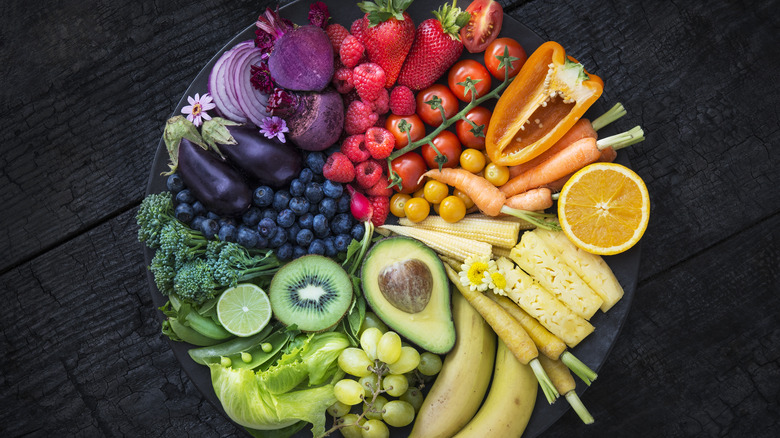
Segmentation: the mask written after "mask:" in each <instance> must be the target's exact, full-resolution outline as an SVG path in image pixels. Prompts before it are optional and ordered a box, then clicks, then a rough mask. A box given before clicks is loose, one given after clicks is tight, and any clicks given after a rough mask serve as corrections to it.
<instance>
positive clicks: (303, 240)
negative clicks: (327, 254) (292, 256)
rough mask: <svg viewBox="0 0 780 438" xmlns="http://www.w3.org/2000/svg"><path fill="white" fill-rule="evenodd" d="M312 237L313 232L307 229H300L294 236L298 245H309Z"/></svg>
mask: <svg viewBox="0 0 780 438" xmlns="http://www.w3.org/2000/svg"><path fill="white" fill-rule="evenodd" d="M313 239H314V233H312V231H311V230H309V229H306V228H304V229H302V230H301V231H299V232H298V235H297V236H295V242H296V243H298V245H301V246H307V247H308V246H309V244H310V243H311V241H312V240H313Z"/></svg>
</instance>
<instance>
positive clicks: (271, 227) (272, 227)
mask: <svg viewBox="0 0 780 438" xmlns="http://www.w3.org/2000/svg"><path fill="white" fill-rule="evenodd" d="M276 228H277V226H276V222H274V221H273V220H271V219H270V218H263V219H261V220H260V223H258V224H257V231H258V232H260V235H261V236H263V237H267V238H269V239H270V238H271V236H273V235H274V233H276Z"/></svg>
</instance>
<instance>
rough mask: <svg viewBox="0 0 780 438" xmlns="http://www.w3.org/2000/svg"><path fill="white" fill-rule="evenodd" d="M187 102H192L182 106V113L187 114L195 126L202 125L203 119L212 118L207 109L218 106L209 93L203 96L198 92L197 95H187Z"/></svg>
mask: <svg viewBox="0 0 780 438" xmlns="http://www.w3.org/2000/svg"><path fill="white" fill-rule="evenodd" d="M187 102H189V103H190V104H189V105H187V106H185V107H184V108H182V109H181V112H182V114H187V120H189V121H190V122H192V124H193V125H195V126H200V125H201V123H203V120H211V116H209V115H208V114H207V113H206V111H209V110H212V109H214V108H216V107H217V106H216V105H215V104H214V102H213V101H212V99H211V95H210V94H209V93H206V94H204V95H203V96H202V97H201V95H200V94H198V93H196V94H195V97H192V96H187Z"/></svg>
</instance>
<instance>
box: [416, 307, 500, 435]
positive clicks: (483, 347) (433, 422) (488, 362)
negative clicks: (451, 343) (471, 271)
mask: <svg viewBox="0 0 780 438" xmlns="http://www.w3.org/2000/svg"><path fill="white" fill-rule="evenodd" d="M452 317H453V320H454V322H455V334H456V336H457V341H456V343H455V348H453V349H452V351H450V352H449V353H448V354H447V356H446V357H445V358H444V363H443V364H442V367H441V371H440V372H439V375H438V376H437V377H436V381H435V382H434V384H433V386H432V387H431V390H430V391H429V392H428V395H427V396H426V397H425V400H424V401H423V404H422V406H421V407H420V411H419V412H418V413H417V419H416V420H415V422H414V427H413V428H412V433H411V434H410V435H409V438H445V437H446V438H449V437H451V436H452V435H454V434H455V433H456V432H457V431H458V430H460V428H461V427H463V426H464V425H465V424H466V423H467V422H468V421H469V419H471V417H472V416H473V415H474V413H476V412H477V410H478V409H479V405H480V404H481V403H482V399H483V398H484V397H485V393H486V392H487V388H488V384H489V383H490V376H491V375H492V374H493V363H494V361H495V357H496V355H495V353H496V335H495V333H493V330H492V329H491V328H490V326H489V325H488V324H487V323H486V322H485V320H484V319H482V316H480V315H479V313H477V311H476V310H474V308H473V307H471V305H470V304H469V303H468V301H466V299H465V298H464V297H463V295H461V294H460V293H454V294H452Z"/></svg>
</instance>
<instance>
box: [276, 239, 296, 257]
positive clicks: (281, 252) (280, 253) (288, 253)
mask: <svg viewBox="0 0 780 438" xmlns="http://www.w3.org/2000/svg"><path fill="white" fill-rule="evenodd" d="M276 256H277V257H279V259H281V260H290V259H292V256H293V245H292V243H290V242H285V243H284V245H282V246H280V247H279V248H278V249H277V250H276Z"/></svg>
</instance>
